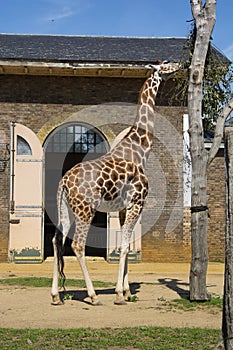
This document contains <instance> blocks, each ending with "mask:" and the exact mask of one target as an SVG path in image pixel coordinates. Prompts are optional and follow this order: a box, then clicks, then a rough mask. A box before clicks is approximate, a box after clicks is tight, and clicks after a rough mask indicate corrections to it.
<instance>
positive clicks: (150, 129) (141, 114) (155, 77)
mask: <svg viewBox="0 0 233 350" xmlns="http://www.w3.org/2000/svg"><path fill="white" fill-rule="evenodd" d="M160 82H161V77H160V76H159V74H158V72H157V71H155V72H154V73H152V74H151V76H150V77H149V78H148V79H147V80H146V81H145V83H144V84H143V86H142V89H141V91H140V94H139V98H138V110H137V116H136V119H135V121H134V126H135V128H136V131H137V132H138V133H139V135H141V134H142V135H145V134H146V135H147V137H148V138H149V140H150V141H151V142H152V138H153V133H154V111H155V99H156V96H157V93H158V89H159V85H160Z"/></svg>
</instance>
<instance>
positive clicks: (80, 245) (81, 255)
mask: <svg viewBox="0 0 233 350" xmlns="http://www.w3.org/2000/svg"><path fill="white" fill-rule="evenodd" d="M93 217H94V214H93V215H92V217H91V218H90V219H89V223H84V222H81V220H80V219H79V218H76V231H75V234H74V238H73V241H72V244H71V247H72V249H73V251H74V253H75V255H76V257H77V259H78V262H79V265H80V267H81V270H82V273H83V277H84V279H85V283H86V287H87V293H88V296H89V297H90V298H91V303H92V305H102V303H101V302H100V301H99V299H98V297H97V295H96V293H95V290H94V287H93V284H92V281H91V278H90V275H89V272H88V269H87V266H86V260H85V243H86V238H87V234H88V231H89V227H90V223H91V221H92V218H93Z"/></svg>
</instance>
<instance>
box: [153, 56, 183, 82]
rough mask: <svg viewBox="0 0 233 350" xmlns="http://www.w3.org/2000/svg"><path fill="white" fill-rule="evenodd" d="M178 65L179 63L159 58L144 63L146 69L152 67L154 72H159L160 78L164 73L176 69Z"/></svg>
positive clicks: (172, 71) (166, 73) (169, 72)
mask: <svg viewBox="0 0 233 350" xmlns="http://www.w3.org/2000/svg"><path fill="white" fill-rule="evenodd" d="M180 67H181V66H180V63H177V62H169V61H161V60H158V61H156V63H155V64H148V65H146V68H147V69H152V70H153V73H154V74H159V75H160V76H161V77H162V78H163V77H164V76H165V75H168V74H171V73H174V72H176V71H178V70H179V69H180Z"/></svg>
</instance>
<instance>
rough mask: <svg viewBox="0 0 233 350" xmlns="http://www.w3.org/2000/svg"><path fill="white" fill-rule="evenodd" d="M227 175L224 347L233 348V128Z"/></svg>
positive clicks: (229, 130)
mask: <svg viewBox="0 0 233 350" xmlns="http://www.w3.org/2000/svg"><path fill="white" fill-rule="evenodd" d="M225 161H226V172H227V174H226V177H227V230H226V240H225V244H226V247H225V278H224V300H223V319H222V333H223V339H224V347H225V349H226V350H233V305H232V300H233V128H232V127H229V128H226V131H225Z"/></svg>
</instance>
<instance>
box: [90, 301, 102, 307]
mask: <svg viewBox="0 0 233 350" xmlns="http://www.w3.org/2000/svg"><path fill="white" fill-rule="evenodd" d="M91 305H93V306H101V305H103V303H101V301H99V300H97V301H94V302H92V303H91Z"/></svg>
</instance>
